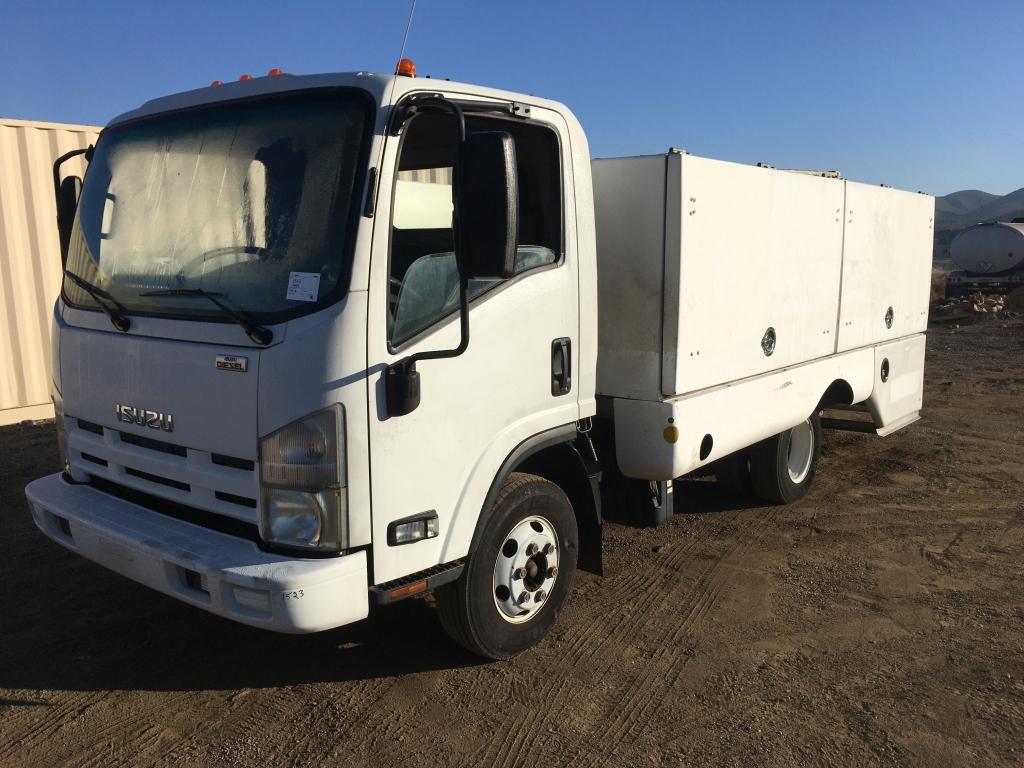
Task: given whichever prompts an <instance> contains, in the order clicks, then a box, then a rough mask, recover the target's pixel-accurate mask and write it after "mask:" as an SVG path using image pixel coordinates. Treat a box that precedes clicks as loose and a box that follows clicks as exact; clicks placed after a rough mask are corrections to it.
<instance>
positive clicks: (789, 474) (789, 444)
mask: <svg viewBox="0 0 1024 768" xmlns="http://www.w3.org/2000/svg"><path fill="white" fill-rule="evenodd" d="M808 441H809V445H808ZM820 456H821V419H820V418H819V417H818V414H817V413H815V414H814V415H813V416H810V417H809V418H808V419H807V420H806V421H804V422H802V423H801V424H798V425H797V426H795V427H793V428H792V429H789V430H786V431H785V432H782V433H780V434H778V435H775V436H774V437H769V438H768V439H767V440H762V441H761V442H760V443H758V444H757V445H755V446H754V447H753V448H751V449H750V479H751V482H752V484H753V487H754V492H755V494H756V495H757V496H758V497H759V498H761V499H763V500H764V501H768V502H772V503H774V504H789V503H791V502H794V501H796V500H797V499H800V498H802V497H803V496H804V494H806V493H807V491H808V490H809V489H810V487H811V483H813V482H814V473H815V470H816V469H817V465H818V457H820Z"/></svg>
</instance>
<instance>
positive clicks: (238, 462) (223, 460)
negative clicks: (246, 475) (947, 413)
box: [210, 453, 256, 472]
mask: <svg viewBox="0 0 1024 768" xmlns="http://www.w3.org/2000/svg"><path fill="white" fill-rule="evenodd" d="M210 461H212V462H213V463H214V464H220V465H221V466H222V467H232V468H233V469H245V470H248V471H249V472H252V471H253V469H255V468H256V462H254V461H253V460H252V459H236V458H235V457H234V456H224V455H223V454H220V453H211V454H210Z"/></svg>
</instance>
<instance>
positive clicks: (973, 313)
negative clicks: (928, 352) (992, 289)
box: [930, 288, 1024, 322]
mask: <svg viewBox="0 0 1024 768" xmlns="http://www.w3.org/2000/svg"><path fill="white" fill-rule="evenodd" d="M1022 313H1024V289H1020V288H1018V289H1017V290H1015V291H1014V292H1013V293H1011V294H1010V295H1009V296H1003V295H1000V294H984V293H972V294H970V295H968V296H964V297H963V298H961V299H951V300H949V301H941V302H938V303H936V304H934V305H932V310H931V313H930V319H931V320H932V321H937V322H957V321H960V320H986V319H987V320H996V319H999V318H1002V317H1017V316H1019V315H1021V314H1022Z"/></svg>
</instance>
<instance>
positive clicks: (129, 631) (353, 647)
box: [0, 542, 484, 691]
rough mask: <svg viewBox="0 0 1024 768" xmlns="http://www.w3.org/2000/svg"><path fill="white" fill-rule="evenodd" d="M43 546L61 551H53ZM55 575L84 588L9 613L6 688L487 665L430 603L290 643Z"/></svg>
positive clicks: (44, 587)
mask: <svg viewBox="0 0 1024 768" xmlns="http://www.w3.org/2000/svg"><path fill="white" fill-rule="evenodd" d="M39 548H40V549H41V550H43V549H44V548H45V550H49V549H50V547H47V546H46V544H45V542H39ZM38 554H39V555H44V552H42V551H41V552H39V553H38ZM66 557H67V558H70V557H72V556H71V555H67V556H65V555H64V553H62V552H59V551H46V552H45V556H43V557H38V558H37V562H39V567H40V568H45V562H46V561H52V560H58V561H62V560H65V559H66ZM54 565H56V566H57V567H56V568H46V570H44V571H41V572H43V573H46V572H49V573H54V572H55V571H56V572H60V571H64V572H67V571H69V570H73V571H76V572H77V574H76V576H77V578H72V579H70V580H69V581H64V582H63V585H62V586H61V582H58V581H54V580H50V579H46V578H43V579H40V581H41V582H43V583H40V584H39V585H38V589H37V590H36V591H35V599H37V600H39V601H41V602H42V603H45V606H44V605H36V606H34V609H33V610H28V611H25V612H24V614H23V615H20V616H19V615H17V614H19V613H22V612H21V611H17V610H16V611H14V612H9V613H8V615H7V617H6V619H5V621H4V624H5V628H4V629H3V631H2V633H0V634H2V637H3V641H2V643H0V645H2V646H4V647H3V650H2V651H0V689H5V690H7V691H12V690H19V689H20V690H24V691H40V690H77V691H109V690H149V691H207V690H236V689H245V688H256V689H260V688H276V687H281V686H289V685H296V684H301V683H318V682H319V683H322V682H347V681H355V680H366V679H377V678H389V677H397V676H401V675H405V674H409V673H414V672H424V671H430V670H442V669H457V668H462V667H471V666H475V665H478V664H482V663H484V660H482V659H479V658H477V657H475V656H473V655H471V654H469V653H468V652H466V651H464V650H462V649H461V648H459V647H458V646H456V645H455V644H454V643H452V641H451V640H449V639H448V637H447V636H446V635H445V633H444V631H443V630H442V628H441V626H440V623H439V621H438V619H437V616H436V613H435V611H434V608H433V606H432V605H430V604H429V603H428V601H427V600H426V599H410V600H406V601H403V602H401V603H398V604H395V605H393V606H388V607H387V608H382V609H380V610H378V611H376V612H375V613H372V614H371V616H370V618H368V619H367V620H365V621H362V622H359V623H357V624H354V625H350V626H348V627H344V628H341V629H338V630H332V631H328V632H322V633H319V634H315V635H279V634H274V633H270V632H266V631H263V630H259V629H255V628H252V627H246V626H243V625H240V624H235V623H233V622H230V621H228V620H225V619H221V618H219V617H216V616H213V615H210V614H207V613H205V612H204V611H201V610H198V609H195V608H192V607H191V606H187V605H184V604H181V603H178V602H177V601H176V600H174V599H172V598H169V597H166V596H164V595H162V594H160V593H157V592H153V591H150V590H149V589H147V588H145V587H142V586H141V585H138V584H135V583H132V582H129V581H126V580H124V579H121V578H120V577H118V576H116V575H115V574H110V573H107V572H105V571H103V570H102V569H101V568H99V567H98V566H95V565H93V564H92V563H71V564H70V567H69V564H68V563H66V562H60V563H59V564H57V563H55V564H54ZM111 606H114V607H111ZM12 613H13V614H14V615H12ZM8 621H10V623H8Z"/></svg>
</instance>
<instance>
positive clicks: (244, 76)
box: [238, 75, 252, 80]
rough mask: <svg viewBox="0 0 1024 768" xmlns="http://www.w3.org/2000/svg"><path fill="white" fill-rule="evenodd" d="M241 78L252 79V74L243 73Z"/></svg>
mask: <svg viewBox="0 0 1024 768" xmlns="http://www.w3.org/2000/svg"><path fill="white" fill-rule="evenodd" d="M238 79H239V80H252V75H242V76H241V77H240V78H238Z"/></svg>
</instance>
